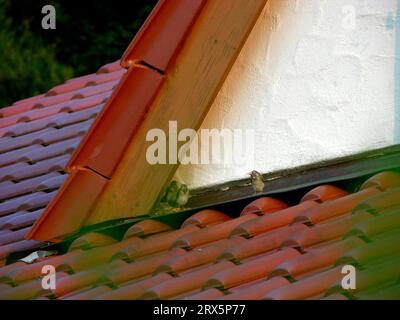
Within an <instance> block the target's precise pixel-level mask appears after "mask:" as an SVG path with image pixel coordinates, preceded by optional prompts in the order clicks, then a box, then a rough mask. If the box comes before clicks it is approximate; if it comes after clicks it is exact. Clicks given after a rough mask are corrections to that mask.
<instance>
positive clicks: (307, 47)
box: [175, 0, 397, 187]
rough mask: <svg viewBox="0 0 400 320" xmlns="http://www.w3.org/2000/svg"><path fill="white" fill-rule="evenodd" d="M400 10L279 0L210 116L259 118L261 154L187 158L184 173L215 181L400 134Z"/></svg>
mask: <svg viewBox="0 0 400 320" xmlns="http://www.w3.org/2000/svg"><path fill="white" fill-rule="evenodd" d="M396 10H397V4H396V0H298V1H296V0H270V1H269V2H268V4H267V6H266V7H265V9H264V11H263V12H262V14H261V16H260V18H259V20H258V21H257V23H256V25H255V27H254V29H253V31H252V32H251V34H250V36H249V38H248V40H247V41H246V43H245V46H244V48H243V50H242V51H241V53H240V55H239V57H238V59H237V61H236V62H235V64H234V66H233V68H232V70H231V71H230V73H229V75H228V77H227V79H226V81H225V83H224V85H223V87H222V89H221V91H220V92H219V94H218V96H217V98H216V100H215V102H214V104H213V105H212V107H211V109H210V112H209V113H208V115H207V116H206V119H205V120H204V122H203V124H202V128H210V129H211V128H218V129H221V128H230V129H236V128H242V129H248V128H253V129H254V130H255V154H254V161H252V160H251V158H252V157H251V155H248V156H249V161H248V162H247V163H246V165H245V166H236V165H225V166H223V165H181V166H180V167H179V169H178V171H177V173H176V175H175V178H176V179H178V180H183V181H184V182H186V183H187V184H188V185H189V186H190V187H200V186H207V185H213V184H217V183H222V182H226V181H231V180H234V179H239V178H244V177H248V175H247V173H248V172H249V171H251V170H253V169H255V170H258V171H260V172H262V173H268V172H272V171H275V170H279V169H288V168H293V167H297V166H300V165H305V164H309V163H315V162H318V161H321V160H326V159H333V158H337V157H341V156H346V155H350V154H354V153H359V152H362V151H366V150H371V149H376V148H380V147H385V146H389V145H392V144H394V131H395V128H394V121H395V99H394V83H395V79H394V68H395V38H396V30H395V27H393V26H392V27H391V26H390V17H395V16H396ZM353 13H354V15H353ZM352 17H355V20H354V19H352Z"/></svg>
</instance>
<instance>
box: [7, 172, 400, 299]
mask: <svg viewBox="0 0 400 320" xmlns="http://www.w3.org/2000/svg"><path fill="white" fill-rule="evenodd" d="M399 195H400V174H398V173H394V172H383V173H380V174H377V175H375V176H373V177H371V178H369V179H368V180H366V181H365V182H364V183H363V184H362V185H361V186H359V188H358V191H357V192H355V193H352V194H348V193H347V192H346V191H344V190H341V189H339V188H338V187H335V186H333V185H321V186H319V187H316V188H314V189H312V190H309V191H308V192H307V193H306V194H305V195H304V196H303V198H302V200H301V201H300V202H299V203H298V204H295V205H292V206H288V205H287V204H285V203H283V202H281V201H280V200H278V199H273V198H270V197H263V198H259V199H256V200H254V201H252V202H251V203H249V204H248V206H246V208H244V209H243V210H242V213H241V215H239V216H232V215H230V214H229V213H228V212H226V213H223V212H220V211H216V210H213V209H205V210H202V211H200V212H197V213H195V214H193V215H192V216H190V217H188V218H187V219H186V220H185V221H184V222H183V223H182V224H181V226H180V228H178V229H173V228H172V227H171V226H169V225H167V224H165V223H163V222H161V221H159V220H144V221H141V222H138V223H136V224H134V225H133V226H131V227H130V228H129V229H128V230H127V231H126V232H125V233H124V236H123V237H121V239H120V240H117V239H115V238H113V237H111V236H109V235H106V234H98V233H89V234H86V235H83V236H82V237H80V238H78V239H76V240H75V241H74V242H72V244H71V245H70V247H69V249H68V250H67V252H66V253H64V254H62V255H58V256H53V257H47V258H44V259H41V260H40V261H37V262H35V263H32V264H25V263H23V262H16V263H13V264H11V265H7V266H4V267H2V268H0V281H1V282H0V288H1V290H0V298H1V299H43V298H50V299H55V298H57V299H139V298H140V299H367V298H386V299H387V298H392V299H394V298H399V297H400V286H399V282H398V280H399V278H400V273H399V270H400V246H399V245H398V244H399V243H400V242H399V241H400V232H399V230H400V213H399V210H400V196H399ZM119 236H122V235H119ZM48 264H51V265H53V266H54V267H55V268H56V270H57V279H58V280H57V287H56V289H55V290H52V291H44V290H43V289H41V279H40V276H41V269H42V267H43V266H44V265H48ZM344 264H353V265H354V266H355V267H356V268H357V278H356V279H357V286H356V289H355V290H350V291H346V292H345V291H343V289H342V287H341V279H342V278H343V276H344V275H343V274H342V273H341V271H342V265H344Z"/></svg>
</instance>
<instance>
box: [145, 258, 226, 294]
mask: <svg viewBox="0 0 400 320" xmlns="http://www.w3.org/2000/svg"><path fill="white" fill-rule="evenodd" d="M231 266H233V263H232V262H229V261H222V262H218V263H216V264H212V265H210V266H206V267H203V268H201V269H198V270H195V271H192V272H188V273H186V274H182V275H181V276H180V277H177V278H173V279H170V280H168V281H163V282H162V283H160V284H158V285H156V286H153V287H152V288H151V289H148V290H147V291H146V292H145V293H144V294H143V295H142V296H141V298H142V299H167V298H171V297H173V296H176V295H178V294H182V293H185V292H191V291H192V290H195V289H200V288H201V287H202V286H203V284H204V283H205V282H206V281H207V279H209V278H210V277H211V276H212V275H213V274H215V273H217V272H218V271H221V270H224V269H227V268H229V267H231ZM160 274H162V273H160ZM160 274H159V275H160Z"/></svg>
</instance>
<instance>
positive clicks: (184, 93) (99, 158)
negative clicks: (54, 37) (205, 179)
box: [28, 0, 267, 241]
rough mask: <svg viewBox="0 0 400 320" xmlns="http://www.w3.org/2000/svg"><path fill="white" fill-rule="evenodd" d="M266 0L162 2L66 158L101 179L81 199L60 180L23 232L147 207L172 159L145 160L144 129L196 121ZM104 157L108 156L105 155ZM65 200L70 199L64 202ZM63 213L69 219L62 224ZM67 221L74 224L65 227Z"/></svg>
mask: <svg viewBox="0 0 400 320" xmlns="http://www.w3.org/2000/svg"><path fill="white" fill-rule="evenodd" d="M266 2H267V0H247V1H245V0H236V1H220V0H208V1H200V0H194V1H193V2H192V1H189V2H188V1H185V0H171V1H162V2H160V3H159V5H158V6H157V7H156V9H155V10H154V11H153V13H152V15H151V16H150V18H149V20H148V22H147V23H145V25H144V29H143V28H142V30H141V31H140V32H139V33H138V38H135V40H134V41H133V44H131V45H130V46H129V48H128V51H127V52H126V53H125V54H124V57H123V59H122V60H123V61H122V64H123V65H124V66H127V67H128V68H129V71H128V72H127V74H126V75H125V77H124V78H123V80H122V81H121V83H120V85H119V87H118V88H117V89H116V90H115V92H114V94H113V95H112V97H111V98H110V100H109V101H108V103H107V105H106V107H105V109H104V110H103V112H102V113H101V114H100V115H99V117H98V119H97V120H96V122H95V124H94V126H93V127H92V129H91V131H90V132H89V134H88V135H87V136H86V138H85V140H84V141H83V144H82V145H81V146H80V148H79V150H78V153H76V154H75V156H74V159H73V160H72V161H71V163H70V165H69V169H70V170H83V169H84V170H90V171H91V172H92V173H93V175H95V176H96V175H97V176H98V177H101V179H102V180H101V183H100V184H99V183H97V182H96V181H95V180H96V179H97V180H98V179H99V178H98V177H96V178H93V179H92V180H91V182H90V183H89V182H88V183H87V187H90V188H96V192H91V193H90V194H91V195H92V194H93V197H92V198H90V199H83V198H82V197H77V195H79V191H77V190H74V191H71V190H69V191H68V186H70V187H71V186H73V187H74V188H78V189H79V188H80V187H79V186H77V184H76V183H71V182H70V181H69V182H68V183H66V185H65V188H62V189H61V190H60V192H59V194H58V195H57V197H56V198H55V199H54V200H53V201H52V203H51V204H50V205H49V207H48V208H47V209H46V211H45V212H44V214H43V215H42V217H41V218H40V219H39V220H38V221H37V223H36V224H35V225H34V227H33V228H32V231H31V233H30V234H29V235H28V238H30V239H36V240H42V241H57V240H60V239H62V238H63V237H65V236H66V235H69V234H72V233H74V232H76V231H77V230H78V229H79V228H78V226H83V225H90V224H96V223H100V222H104V221H108V220H114V219H120V218H127V217H133V216H139V215H145V214H148V213H149V212H150V211H151V209H152V207H153V205H154V203H155V202H156V200H157V198H158V195H159V193H160V192H161V191H162V190H163V188H164V187H165V186H166V185H167V183H168V182H169V180H170V179H171V177H172V176H173V174H174V172H175V170H176V169H177V167H178V165H177V164H175V165H150V164H149V163H148V162H147V161H146V157H145V154H146V148H147V146H148V143H147V142H146V139H145V137H146V134H147V132H148V131H149V130H151V129H153V128H160V129H162V130H164V131H165V132H168V124H169V121H170V120H176V121H177V123H178V127H179V128H178V129H182V128H192V129H195V130H197V129H198V128H199V127H200V125H201V123H202V121H203V119H204V117H205V115H206V114H207V112H208V110H209V108H210V106H211V104H212V102H213V101H214V99H215V97H216V95H217V93H218V91H219V89H220V87H221V85H222V83H223V81H224V80H225V78H226V76H227V74H228V72H229V70H230V68H231V66H232V64H233V62H234V61H235V59H236V57H237V55H238V54H239V52H240V50H241V48H242V46H243V44H244V42H245V40H246V39H247V37H248V35H249V33H250V31H251V29H252V28H253V26H254V24H255V22H256V20H257V18H258V17H259V15H260V13H261V11H262V9H263V8H264V6H265V4H266ZM167 3H168V4H169V5H167ZM188 3H191V4H190V5H189V4H188ZM171 4H172V5H171ZM173 4H175V6H174V5H173ZM185 4H186V7H185ZM185 8H186V9H187V10H189V12H187V10H184V9H185ZM163 10H165V11H163ZM180 15H183V16H185V19H183V18H182V19H180ZM188 16H189V17H191V18H190V19H188V18H187V17H188ZM178 21H181V24H180V23H179V22H178ZM179 27H181V28H182V29H179ZM157 28H161V29H162V32H161V29H160V30H159V32H160V34H161V35H162V37H160V36H157V35H159V33H158V32H157ZM165 28H167V29H168V28H169V29H168V30H167V31H168V32H167V31H166V30H165ZM177 28H178V29H177ZM189 30H190V31H189ZM147 32H148V33H147ZM165 37H171V41H172V42H173V43H174V45H173V46H168V47H167V48H168V50H167V51H166V54H167V55H168V57H167V58H165V59H162V58H161V59H156V56H157V55H156V54H155V51H153V50H160V48H163V47H164V45H163V44H165V43H166V39H165ZM137 39H139V40H137ZM140 39H142V40H140ZM140 41H144V43H143V44H142V45H141V42H140ZM136 50H137V51H136ZM136 52H138V54H139V56H138V58H135V53H136ZM157 54H159V51H157ZM146 57H148V59H147V58H146ZM124 61H125V62H124ZM148 61H150V62H148ZM139 62H140V63H139ZM143 62H144V63H143ZM151 63H154V64H155V65H151ZM139 69H141V70H142V71H141V70H139ZM140 72H141V73H142V74H146V73H147V75H145V76H144V77H145V78H144V79H143V81H144V82H146V81H147V80H148V82H147V83H148V84H147V86H148V88H149V90H148V91H146V88H145V87H144V88H143V89H137V88H136V86H140V77H138V76H137V74H138V73H140ZM146 77H147V80H146ZM149 77H150V78H152V77H153V78H154V79H153V80H151V79H150V78H149ZM135 79H136V80H135ZM135 84H136V85H135ZM136 92H140V94H139V95H137V94H136ZM141 97H143V99H141ZM137 106H139V107H137ZM132 109H133V110H136V112H137V113H135V114H133V113H132V117H133V118H132V119H133V120H134V121H126V118H129V119H131V118H130V116H129V117H127V116H126V114H130V113H129V112H130V111H129V110H132ZM126 112H128V113H126ZM132 122H133V124H132ZM119 139H121V140H122V141H126V143H125V144H124V145H123V146H122V147H119V148H117V149H116V147H115V146H114V143H115V144H117V145H118V144H120V142H121V141H119ZM113 150H118V153H117V154H115V153H113ZM110 158H111V159H113V160H112V161H108V160H107V159H110ZM76 176H77V174H74V175H70V178H69V179H74V177H76ZM92 182H93V183H92ZM82 187H84V186H82ZM99 194H100V195H99ZM71 195H72V196H71ZM76 201H83V202H84V204H82V208H85V209H84V210H79V213H77V212H70V210H69V209H68V208H70V207H74V208H75V210H76V206H77V205H78V206H79V204H78V203H76ZM71 202H74V203H75V205H72V204H71V205H69V204H70V203H71ZM89 207H90V208H91V209H90V210H88V209H87V208H89ZM68 219H74V223H72V224H71V223H70V224H67V223H66V222H67V221H68ZM70 225H71V226H73V227H71V228H67V227H66V226H70Z"/></svg>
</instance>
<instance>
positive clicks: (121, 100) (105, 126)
mask: <svg viewBox="0 0 400 320" xmlns="http://www.w3.org/2000/svg"><path fill="white" fill-rule="evenodd" d="M266 1H267V0H256V1H254V8H252V9H247V15H246V13H245V14H244V15H243V14H242V15H243V17H242V18H241V20H242V24H243V25H244V26H245V28H244V30H241V29H240V28H241V26H235V28H236V29H238V28H239V30H240V31H238V30H237V31H236V32H238V34H237V35H236V37H237V40H236V42H237V43H236V44H235V41H233V43H231V42H232V40H231V39H230V41H226V44H225V45H229V46H230V49H229V50H230V51H231V53H229V54H228V55H227V61H226V62H224V63H223V64H222V66H223V68H224V70H223V72H221V70H219V72H218V73H217V74H215V75H214V77H218V78H221V79H224V77H225V76H226V75H227V70H229V69H230V66H231V65H232V63H233V62H232V61H231V59H232V58H233V59H234V57H236V56H237V53H238V52H239V51H240V48H241V46H242V45H243V43H244V39H246V38H247V36H248V34H249V32H250V31H249V30H251V28H252V26H253V25H254V23H255V20H256V19H255V18H256V17H258V15H259V14H260V13H261V9H262V8H263V6H264V5H265V2H266ZM206 3H208V4H209V6H208V12H209V13H210V12H214V11H215V10H221V8H222V10H225V11H228V12H229V10H230V9H231V7H234V8H235V9H234V10H233V11H234V13H233V14H232V13H231V23H232V22H233V21H235V20H232V18H235V17H238V16H240V15H241V13H240V12H241V11H242V9H241V8H243V7H242V5H243V4H242V3H238V4H235V5H232V4H230V5H225V4H224V5H220V4H217V2H215V3H214V2H211V3H212V5H211V3H209V2H208V1H206V0H193V1H182V0H171V1H166V0H161V1H159V3H158V4H157V6H156V7H155V9H154V10H153V11H152V13H151V14H150V16H149V18H148V19H147V20H146V22H145V24H144V25H143V27H142V28H141V30H140V31H139V33H138V34H137V36H136V37H135V38H134V40H133V41H132V43H131V44H130V45H129V47H128V49H127V50H126V52H125V53H124V55H123V57H122V61H121V65H122V66H123V67H125V68H128V72H127V73H126V74H125V75H124V77H123V78H122V80H121V82H120V84H119V86H118V87H117V88H116V89H115V91H114V92H113V94H112V96H111V97H110V99H109V100H108V102H107V104H106V106H105V107H104V109H103V110H102V112H101V113H100V114H99V116H98V117H97V118H96V121H95V123H94V124H93V126H92V127H91V129H90V130H89V132H88V133H87V135H86V136H85V138H84V140H83V141H82V143H81V144H80V146H79V147H78V149H77V151H76V152H75V153H74V155H73V157H72V159H71V160H70V162H69V164H68V167H67V169H68V171H70V172H74V174H71V175H70V176H69V178H68V180H67V181H66V183H65V184H64V185H63V186H62V188H61V189H60V191H59V192H58V194H57V196H56V197H55V198H54V199H53V201H52V202H51V203H50V204H49V206H48V207H47V208H46V210H45V211H44V212H43V214H42V216H41V217H40V218H39V219H38V220H37V221H36V223H35V224H34V226H33V227H32V230H31V232H30V233H29V234H28V235H27V238H28V239H35V240H41V241H58V240H61V239H63V238H64V237H65V236H66V235H70V234H71V233H74V232H76V231H77V230H79V226H82V225H83V224H84V223H85V221H86V220H87V219H88V217H89V214H90V211H91V209H92V208H93V206H94V204H95V203H96V202H97V201H98V197H99V195H100V194H101V193H102V192H103V190H104V188H105V187H106V186H107V185H108V184H109V182H110V178H111V177H112V175H113V174H114V171H115V169H116V167H117V166H118V165H119V161H120V159H121V158H122V156H123V155H124V153H125V149H126V148H127V145H128V144H129V142H130V141H132V138H133V136H134V135H135V133H136V132H137V130H139V129H138V128H139V127H141V123H142V122H143V120H144V118H145V116H146V117H148V114H149V108H150V106H151V104H152V102H153V100H154V99H155V98H156V96H157V95H158V92H159V90H160V88H161V86H162V84H163V83H164V81H165V79H166V74H168V68H169V66H170V65H171V62H172V61H173V58H174V56H176V55H177V53H178V52H179V51H180V49H181V48H182V44H183V43H184V41H185V39H186V38H187V36H188V34H189V31H190V29H191V27H192V26H193V25H194V23H195V22H196V20H197V18H198V16H199V15H200V12H201V11H202V9H203V7H204V6H205V4H206ZM210 8H211V9H210ZM213 10H214V11H213ZM225 11H224V12H225ZM228 12H227V13H228ZM244 12H246V10H245V11H244ZM218 15H221V12H219V11H218ZM218 15H217V16H218ZM211 16H212V15H211ZM215 16H216V15H214V17H213V19H215ZM246 19H249V21H248V22H243V21H247V20H246ZM218 21H219V24H220V23H221V22H220V21H221V19H220V18H219V20H218ZM203 22H204V21H203ZM214 31H215V30H214ZM225 36H226V37H231V35H230V34H228V35H227V34H226V32H225ZM210 38H211V36H210ZM203 40H204V39H203ZM228 40H229V39H228ZM215 41H216V40H215ZM216 43H217V42H215V44H216ZM204 50H206V49H204ZM160 52H161V53H162V54H160ZM200 55H201V54H200ZM228 57H229V58H228ZM219 69H221V68H219ZM225 69H227V70H225ZM217 82H220V81H219V80H218V81H217ZM217 87H218V85H216V86H215V85H214V87H212V88H210V89H209V91H214V89H216V88H217ZM132 88H135V90H132ZM212 96H214V97H215V95H214V94H213V93H211V94H210V97H212ZM208 100H209V99H208ZM208 102H210V101H207V103H206V104H207V105H210V103H208ZM204 108H205V109H207V108H206V107H204ZM122 111H123V112H122ZM80 171H84V172H85V179H83V180H84V181H85V182H86V184H77V182H76V181H77V179H78V177H79V176H82V174H81V173H80ZM161 184H164V181H162V183H161ZM77 185H79V187H77ZM85 188H95V189H96V191H94V192H80V190H83V189H85ZM67 195H68V196H67ZM71 202H74V204H71ZM71 217H73V219H74V223H72V224H71V223H67V221H68V220H69V219H71ZM103 220H104V219H103ZM90 222H92V221H90Z"/></svg>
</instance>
